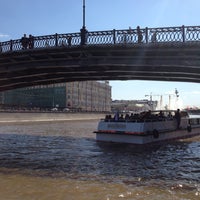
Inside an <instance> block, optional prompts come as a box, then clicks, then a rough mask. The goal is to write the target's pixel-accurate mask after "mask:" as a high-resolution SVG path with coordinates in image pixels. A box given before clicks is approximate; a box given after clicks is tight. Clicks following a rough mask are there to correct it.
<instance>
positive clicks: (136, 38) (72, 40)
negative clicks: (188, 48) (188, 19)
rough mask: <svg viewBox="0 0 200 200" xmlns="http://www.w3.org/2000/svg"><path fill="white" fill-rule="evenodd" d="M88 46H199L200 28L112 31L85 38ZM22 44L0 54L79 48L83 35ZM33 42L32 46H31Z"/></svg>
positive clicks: (6, 45) (4, 45) (1, 47)
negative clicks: (195, 43)
mask: <svg viewBox="0 0 200 200" xmlns="http://www.w3.org/2000/svg"><path fill="white" fill-rule="evenodd" d="M85 37H86V38H85V39H84V42H85V45H115V44H136V43H143V44H147V43H173V42H183V43H184V42H200V26H184V25H183V26H176V27H157V28H148V27H146V28H140V27H139V26H138V27H137V28H136V29H131V28H129V29H120V30H117V29H113V30H106V31H91V32H86V34H85ZM26 39H27V42H26V44H23V42H22V38H21V39H15V40H9V41H4V42H0V53H6V52H12V51H20V50H29V49H33V48H34V49H37V48H49V47H71V46H80V45H81V44H82V43H81V40H82V35H81V32H77V33H63V34H57V33H55V34H53V35H43V36H33V37H32V39H30V38H28V37H26ZM30 42H32V43H31V45H30Z"/></svg>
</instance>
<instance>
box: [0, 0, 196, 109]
mask: <svg viewBox="0 0 200 200" xmlns="http://www.w3.org/2000/svg"><path fill="white" fill-rule="evenodd" d="M85 2H86V28H87V29H88V31H95V30H111V29H114V28H115V29H127V28H128V27H132V28H135V27H136V26H137V25H139V26H140V27H141V28H143V27H150V28H153V27H169V26H181V25H188V26H190V25H195V26H196V25H200V23H199V20H200V11H199V8H200V0H85ZM82 3H83V0H56V1H53V0H0V7H1V12H0V25H1V26H0V41H7V40H10V39H18V38H21V37H22V35H23V34H24V33H26V34H32V35H35V36H36V35H37V36H39V35H48V34H54V33H74V32H79V31H80V28H81V27H82V23H83V21H82ZM110 84H111V86H112V99H128V100H131V99H145V98H149V97H145V95H150V93H152V94H153V95H154V94H155V95H160V94H163V95H164V94H169V93H170V94H172V93H174V91H175V88H177V90H178V91H179V95H180V97H179V100H180V101H181V102H182V105H183V106H189V105H190V106H199V107H200V84H197V83H178V82H158V81H137V80H134V81H111V82H110ZM163 98H164V101H166V103H167V101H168V97H167V95H164V96H163ZM153 100H159V97H157V96H153Z"/></svg>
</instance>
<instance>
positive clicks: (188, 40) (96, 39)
mask: <svg viewBox="0 0 200 200" xmlns="http://www.w3.org/2000/svg"><path fill="white" fill-rule="evenodd" d="M85 80H158V81H183V82H200V26H181V27H165V28H144V29H141V28H139V27H138V28H136V29H131V28H129V29H126V30H115V29H114V30H109V31H93V32H85V33H84V35H83V33H68V34H54V35H46V36H33V37H24V38H21V39H17V40H10V41H6V42H1V43H0V91H3V90H8V89H14V88H20V87H27V86H33V85H40V84H52V83H60V82H69V81H85Z"/></svg>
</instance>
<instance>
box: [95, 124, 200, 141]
mask: <svg viewBox="0 0 200 200" xmlns="http://www.w3.org/2000/svg"><path fill="white" fill-rule="evenodd" d="M95 133H96V140H97V141H104V142H117V143H130V144H149V143H159V142H164V141H169V140H178V139H185V138H190V137H194V136H197V135H200V127H198V128H192V129H191V131H188V130H187V129H180V130H174V131H170V132H162V133H157V134H156V135H155V134H126V133H123V132H122V133H108V132H98V131H96V132H95Z"/></svg>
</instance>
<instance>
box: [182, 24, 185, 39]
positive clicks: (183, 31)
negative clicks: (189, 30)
mask: <svg viewBox="0 0 200 200" xmlns="http://www.w3.org/2000/svg"><path fill="white" fill-rule="evenodd" d="M182 37H183V42H185V26H184V25H183V26H182Z"/></svg>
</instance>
